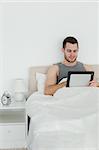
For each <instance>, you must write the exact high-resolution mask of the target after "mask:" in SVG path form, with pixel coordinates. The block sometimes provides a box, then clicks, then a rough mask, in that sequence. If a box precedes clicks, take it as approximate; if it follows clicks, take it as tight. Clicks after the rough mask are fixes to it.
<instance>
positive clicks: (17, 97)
mask: <svg viewBox="0 0 99 150" xmlns="http://www.w3.org/2000/svg"><path fill="white" fill-rule="evenodd" d="M24 100H25V97H24V94H23V93H15V101H17V102H21V101H24Z"/></svg>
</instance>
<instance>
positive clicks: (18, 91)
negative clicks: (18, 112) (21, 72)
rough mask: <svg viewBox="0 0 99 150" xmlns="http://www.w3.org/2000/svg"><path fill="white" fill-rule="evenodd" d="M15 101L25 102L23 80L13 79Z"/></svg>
mask: <svg viewBox="0 0 99 150" xmlns="http://www.w3.org/2000/svg"><path fill="white" fill-rule="evenodd" d="M14 91H15V100H16V101H19V102H20V101H24V100H25V92H26V86H25V83H24V80H23V79H15V89H14Z"/></svg>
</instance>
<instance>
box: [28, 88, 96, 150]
mask: <svg viewBox="0 0 99 150" xmlns="http://www.w3.org/2000/svg"><path fill="white" fill-rule="evenodd" d="M98 101H99V89H98V88H91V87H83V88H78V87H76V88H74V87H73V88H62V89H60V90H58V91H57V92H56V93H55V94H54V96H46V95H41V94H39V93H38V92H36V93H34V94H32V95H31V96H30V97H29V98H28V100H27V102H26V111H27V114H28V115H29V116H30V117H31V124H30V130H29V135H28V138H27V145H28V149H30V150H96V149H97V148H98V133H97V132H98V118H99V117H98V106H99V102H98Z"/></svg>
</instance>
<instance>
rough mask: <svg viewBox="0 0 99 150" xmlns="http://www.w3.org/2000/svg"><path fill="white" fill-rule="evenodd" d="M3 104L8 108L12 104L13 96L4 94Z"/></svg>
mask: <svg viewBox="0 0 99 150" xmlns="http://www.w3.org/2000/svg"><path fill="white" fill-rule="evenodd" d="M1 103H2V105H4V106H8V105H10V104H11V95H10V94H9V93H8V92H4V94H3V95H2V97H1Z"/></svg>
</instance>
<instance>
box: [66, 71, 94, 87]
mask: <svg viewBox="0 0 99 150" xmlns="http://www.w3.org/2000/svg"><path fill="white" fill-rule="evenodd" d="M72 74H90V75H91V76H90V81H92V80H93V78H94V71H69V72H68V76H67V84H66V87H70V86H69V84H70V77H71V75H72Z"/></svg>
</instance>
